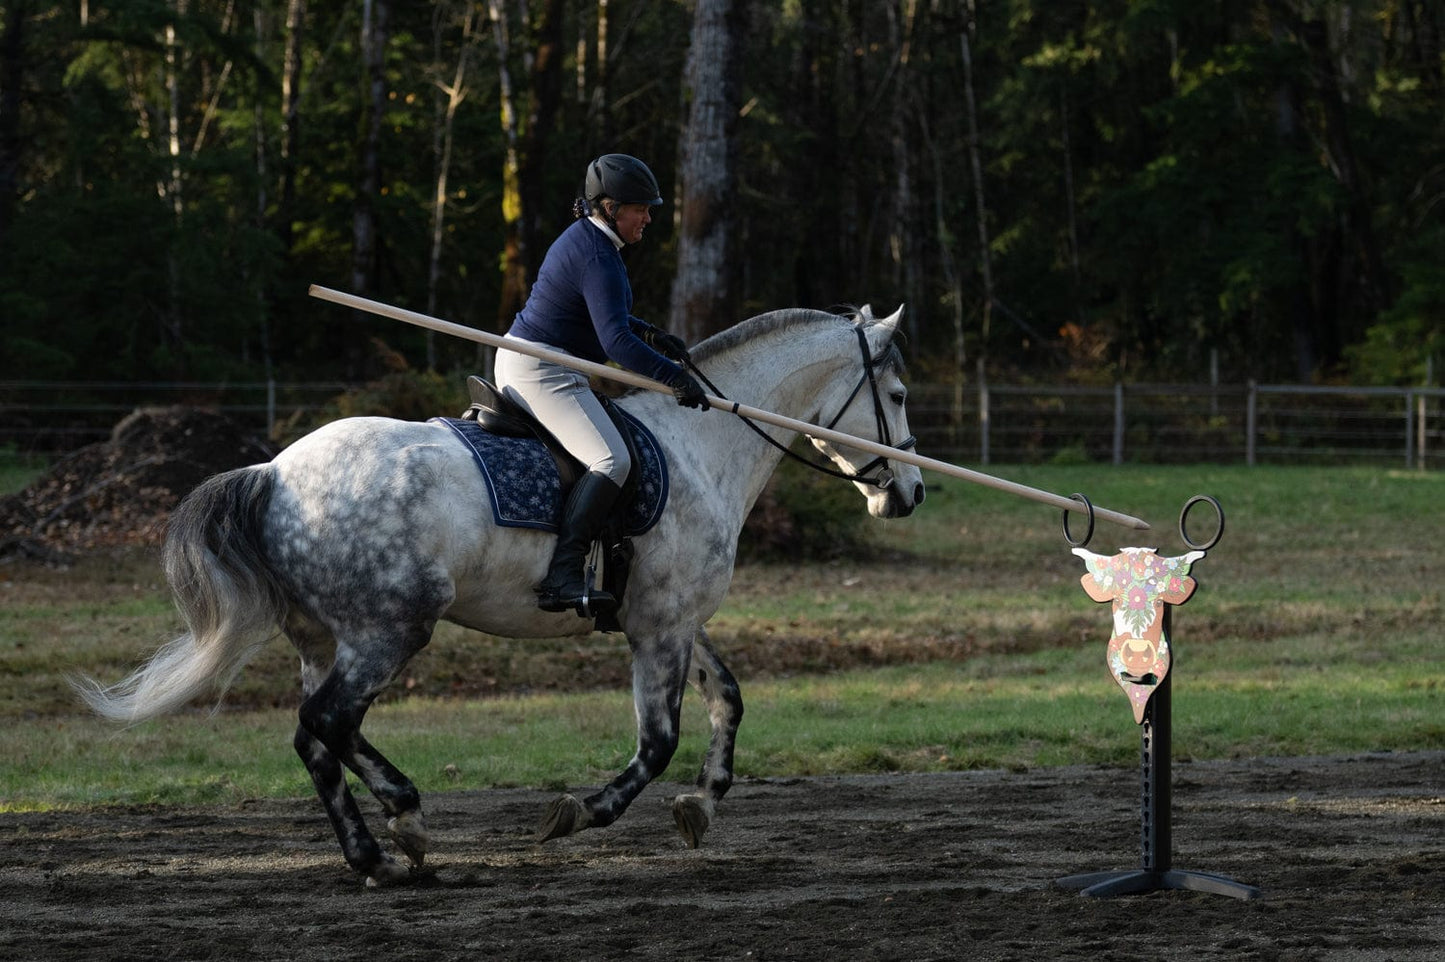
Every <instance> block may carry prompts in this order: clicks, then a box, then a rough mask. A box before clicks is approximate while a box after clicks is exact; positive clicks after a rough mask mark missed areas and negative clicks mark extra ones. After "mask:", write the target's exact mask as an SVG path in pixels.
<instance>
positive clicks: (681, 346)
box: [642, 327, 688, 361]
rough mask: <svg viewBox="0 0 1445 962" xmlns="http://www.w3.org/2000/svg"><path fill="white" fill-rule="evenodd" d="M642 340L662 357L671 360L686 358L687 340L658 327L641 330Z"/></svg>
mask: <svg viewBox="0 0 1445 962" xmlns="http://www.w3.org/2000/svg"><path fill="white" fill-rule="evenodd" d="M642 342H643V343H644V344H646V345H647V346H648V347H650V348H652V349H653V350H654V351H656V352H657V353H659V354H661V355H662V356H663V357H665V358H667V359H669V360H672V361H685V360H687V359H688V354H687V342H686V341H684V340H683V339H682V338H680V337H678V336H677V335H676V334H669V333H667V332H666V331H664V330H663V329H662V328H660V327H649V328H647V329H646V330H644V331H643V332H642Z"/></svg>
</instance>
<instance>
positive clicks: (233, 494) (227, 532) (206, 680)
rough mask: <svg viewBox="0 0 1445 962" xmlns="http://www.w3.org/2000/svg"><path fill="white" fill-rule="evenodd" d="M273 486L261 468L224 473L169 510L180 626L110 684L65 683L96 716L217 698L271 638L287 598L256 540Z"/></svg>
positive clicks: (146, 714) (168, 557)
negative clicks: (141, 662) (178, 633)
mask: <svg viewBox="0 0 1445 962" xmlns="http://www.w3.org/2000/svg"><path fill="white" fill-rule="evenodd" d="M274 484H275V470H274V469H273V468H272V467H271V466H270V465H253V466H252V467H248V468H239V469H237V470H235V471H227V472H225V473H224V474H218V475H216V476H215V477H212V478H209V479H208V480H206V481H204V482H202V483H201V484H200V486H199V487H197V488H196V489H195V490H194V491H192V492H191V493H190V494H189V495H187V496H186V498H185V500H183V501H182V502H181V503H180V504H179V505H178V506H177V507H176V509H175V511H174V512H172V514H171V517H170V522H169V525H168V526H167V531H166V542H165V552H164V557H165V571H166V579H167V580H168V581H169V582H170V585H171V591H172V592H173V593H174V595H175V602H176V608H177V609H178V610H179V611H180V613H181V616H182V617H183V618H184V619H185V622H186V627H187V628H188V629H189V630H188V631H187V632H186V633H185V634H183V635H181V636H179V637H177V638H175V639H174V640H172V641H170V642H168V643H167V644H165V645H163V646H162V647H161V648H160V649H159V650H158V651H157V652H156V653H155V654H154V655H152V656H151V658H150V660H149V661H148V662H146V664H144V665H142V666H141V667H140V668H138V669H136V671H134V672H133V673H132V674H131V675H130V676H129V677H127V678H125V679H124V680H122V681H120V682H117V683H116V684H114V685H111V686H109V687H105V686H102V685H100V684H98V683H97V682H95V681H93V680H91V679H89V678H83V677H82V678H75V679H72V680H71V684H72V685H73V686H74V687H75V689H76V691H77V693H78V694H79V695H80V697H81V698H83V699H84V700H85V701H86V703H87V704H89V705H90V707H91V709H92V710H94V711H95V712H96V714H98V715H100V716H101V717H103V718H107V719H110V720H111V721H117V722H124V723H128V724H133V723H136V722H141V721H145V720H146V719H148V718H154V717H156V716H157V715H163V714H165V713H167V712H173V711H175V710H177V709H179V708H181V707H182V706H184V705H185V704H186V703H187V702H189V701H191V700H192V699H194V698H197V697H199V696H201V695H205V694H208V693H211V694H214V696H215V697H216V698H217V699H218V700H219V699H220V697H221V695H223V694H224V693H225V691H226V689H227V688H229V687H230V684H231V682H232V681H233V680H234V679H235V677H236V674H237V673H238V672H239V671H240V670H241V668H242V667H243V666H244V665H245V664H246V662H248V661H249V660H250V659H251V657H252V656H253V655H254V654H255V653H256V652H257V651H258V650H259V649H260V648H261V647H262V646H264V645H265V643H266V642H267V641H269V640H270V639H272V638H274V637H275V636H276V634H277V632H278V630H279V629H280V625H281V622H282V621H283V620H284V618H285V615H286V599H285V593H284V592H283V590H282V589H281V586H280V584H279V583H278V581H277V580H276V577H275V575H274V574H273V573H272V572H271V570H270V569H269V567H268V566H267V563H266V559H265V551H264V548H263V543H262V524H263V519H264V518H265V512H266V508H267V506H268V505H269V504H270V500H271V491H272V488H273V486H274Z"/></svg>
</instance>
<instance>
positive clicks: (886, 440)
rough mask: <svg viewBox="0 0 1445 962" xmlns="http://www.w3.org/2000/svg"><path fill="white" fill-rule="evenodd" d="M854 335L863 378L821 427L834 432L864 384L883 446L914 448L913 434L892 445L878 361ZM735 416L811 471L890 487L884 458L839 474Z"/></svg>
mask: <svg viewBox="0 0 1445 962" xmlns="http://www.w3.org/2000/svg"><path fill="white" fill-rule="evenodd" d="M853 333H855V334H857V335H858V350H859V352H860V353H861V354H862V355H863V376H862V377H860V378H859V379H858V383H857V384H855V385H853V390H852V392H851V393H849V395H848V399H847V400H846V401H844V402H843V406H842V407H840V408H839V409H838V413H837V414H835V415H833V420H831V421H829V422H828V423H827V424H825V425H823V426H824V427H826V428H827V429H828V430H830V431H831V430H832V429H833V426H834V425H835V424H837V423H838V421H839V420H840V419H841V418H842V417H843V414H844V412H846V411H847V410H848V407H849V405H851V404H852V403H853V401H854V400H855V399H856V398H857V397H858V394H859V392H860V391H862V390H863V385H865V384H866V385H868V389H869V392H870V393H871V395H872V397H873V418H874V420H875V422H876V423H877V426H878V440H879V443H881V444H884V445H886V446H888V447H890V448H891V447H897V448H898V449H899V450H900V451H907V450H909V449H911V448H915V447H917V446H918V438H917V437H916V436H914V435H912V434H910V435H909V436H908V437H906V438H904V439H903V440H902V441H901V442H899V443H898V444H897V445H894V443H893V437H892V432H890V431H889V430H888V419H887V418H885V417H884V416H883V399H882V398H881V397H880V396H879V394H878V375H877V373H876V368H877V366H878V363H879V359H878V358H876V357H874V356H873V355H871V354H869V353H868V338H866V337H865V336H864V335H863V328H861V327H854V328H853ZM684 363H685V364H686V365H687V366H688V368H690V369H691V370H692V372H693V373H694V374H696V375H697V377H698V380H700V381H702V383H703V384H706V385H707V386H708V388H709V389H710V390H711V391H712V392H713V393H714V394H716V395H717V396H718V397H720V398H724V399H725V398H726V397H727V395H725V394H723V393H722V392H721V391H719V390H718V388H717V385H715V384H713V383H712V382H711V381H709V380H708V379H707V375H705V374H703V373H702V371H699V370H698V369H697V367H696V366H695V365H694V364H693V363H692V359H691V358H688V359H686V361H685V362H684ZM733 413H734V414H737V412H736V411H734V412H733ZM738 417H739V418H741V419H742V422H743V423H744V424H746V425H747V426H748V427H750V428H752V429H753V432H754V433H756V434H757V435H758V437H760V438H762V439H763V440H764V441H766V442H768V443H769V444H771V445H772V446H773V447H775V448H777V449H778V450H779V451H781V452H783V453H784V454H786V455H787V456H788V457H790V458H792V459H793V460H794V461H797V462H799V463H801V464H805V465H807V466H808V467H810V468H812V469H813V470H814V471H818V472H821V473H823V474H826V475H830V476H832V477H835V478H842V479H843V480H844V481H853V482H855V483H857V484H866V485H869V486H871V487H875V488H877V489H879V490H880V491H887V490H888V489H889V488H891V487H892V486H893V480H894V479H893V470H892V469H891V468H890V467H889V466H888V459H887V458H886V457H884V456H883V455H879V456H878V457H876V458H874V459H873V460H872V461H869V462H868V463H867V464H865V465H863V467H861V468H859V469H858V470H857V471H839V470H838V469H836V468H833V467H830V466H828V465H826V464H819V463H818V462H816V461H810V460H808V459H807V458H805V457H802V456H801V455H799V454H797V453H795V452H794V451H793V450H792V449H791V448H789V447H788V446H787V445H785V444H779V443H778V442H777V441H776V440H774V438H773V436H772V435H771V434H769V433H768V432H766V431H764V430H763V429H762V428H760V427H758V426H757V425H756V424H754V423H753V422H752V421H750V420H749V419H747V418H746V417H743V416H742V415H741V414H738ZM874 469H877V470H878V473H877V474H876V475H874V476H873V477H865V475H867V474H868V472H870V471H873V470H874Z"/></svg>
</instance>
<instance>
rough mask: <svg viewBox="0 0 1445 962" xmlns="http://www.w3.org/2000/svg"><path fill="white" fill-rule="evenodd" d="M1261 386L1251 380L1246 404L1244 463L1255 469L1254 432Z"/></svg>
mask: <svg viewBox="0 0 1445 962" xmlns="http://www.w3.org/2000/svg"><path fill="white" fill-rule="evenodd" d="M1258 399H1259V385H1258V384H1256V383H1255V382H1254V378H1250V379H1249V396H1248V398H1246V400H1245V403H1244V463H1245V464H1247V465H1249V466H1250V467H1251V468H1252V467H1254V432H1255V427H1256V420H1255V419H1256V417H1257V416H1258V404H1259V400H1258Z"/></svg>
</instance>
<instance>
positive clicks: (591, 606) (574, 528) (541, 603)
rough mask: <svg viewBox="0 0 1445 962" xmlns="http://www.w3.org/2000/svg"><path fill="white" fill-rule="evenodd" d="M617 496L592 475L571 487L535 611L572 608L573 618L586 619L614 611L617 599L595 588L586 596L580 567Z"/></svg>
mask: <svg viewBox="0 0 1445 962" xmlns="http://www.w3.org/2000/svg"><path fill="white" fill-rule="evenodd" d="M621 493H622V489H621V488H619V487H618V486H617V485H616V484H613V483H612V481H611V480H610V479H609V478H608V477H607V476H606V475H604V474H598V473H596V472H595V471H589V472H587V473H586V474H584V475H583V476H582V478H581V480H579V481H578V482H577V484H576V485H575V486H573V488H572V492H571V494H569V495H568V496H567V505H566V506H565V507H564V508H563V509H562V528H561V530H560V531H558V532H557V547H556V548H555V549H553V551H552V564H551V567H549V568H548V569H547V577H545V578H543V579H542V583H541V584H539V585H538V586H537V607H538V608H541V609H542V610H543V611H566V610H567V609H568V608H575V609H577V614H579V615H581V616H582V617H584V618H589V617H596V616H597V614H598V613H599V612H601V611H603V610H611V609H615V608H616V607H617V599H616V598H614V597H612V595H610V594H608V593H607V592H605V591H602V590H600V589H598V588H595V587H594V588H593V589H592V590H591V592H590V593H589V592H588V591H587V586H586V582H585V576H584V574H583V571H582V566H583V563H584V562H585V561H586V559H587V552H588V550H589V549H590V548H591V547H592V542H593V541H594V540H596V538H597V534H598V532H599V531H601V530H602V525H603V524H604V523H605V522H606V521H607V514H608V512H609V511H611V510H612V506H613V504H615V503H616V501H617V496H618V495H619V494H621ZM584 595H585V597H584Z"/></svg>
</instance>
